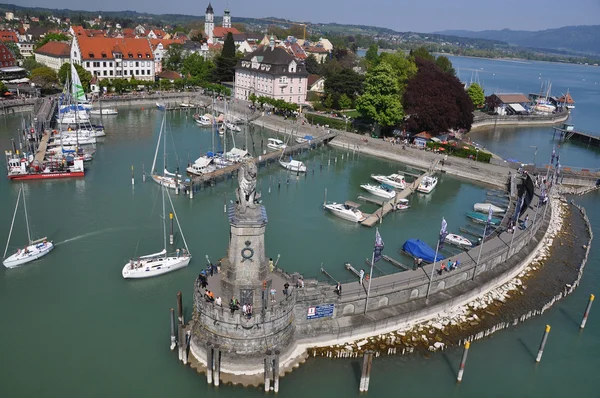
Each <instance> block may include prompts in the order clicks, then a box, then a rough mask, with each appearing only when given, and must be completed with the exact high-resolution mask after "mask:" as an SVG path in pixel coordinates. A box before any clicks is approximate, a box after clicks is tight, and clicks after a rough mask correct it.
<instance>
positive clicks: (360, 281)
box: [358, 269, 365, 285]
mask: <svg viewBox="0 0 600 398" xmlns="http://www.w3.org/2000/svg"><path fill="white" fill-rule="evenodd" d="M364 278H365V271H364V270H362V269H361V270H360V273H359V274H358V279H359V283H360V284H361V285H362V284H363V279H364Z"/></svg>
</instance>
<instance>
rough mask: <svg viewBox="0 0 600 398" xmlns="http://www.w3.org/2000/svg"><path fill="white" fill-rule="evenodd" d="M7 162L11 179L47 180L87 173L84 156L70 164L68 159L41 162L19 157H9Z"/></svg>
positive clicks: (79, 175)
mask: <svg viewBox="0 0 600 398" xmlns="http://www.w3.org/2000/svg"><path fill="white" fill-rule="evenodd" d="M7 163H8V178H10V179H11V180H45V179H54V178H72V177H83V176H84V175H85V169H84V166H83V157H82V156H79V157H76V158H74V159H73V165H68V164H67V162H66V159H64V161H62V160H61V161H47V162H44V163H40V162H38V161H37V160H33V161H32V162H28V161H27V159H25V158H20V159H19V158H17V157H11V158H9V159H8V162H7Z"/></svg>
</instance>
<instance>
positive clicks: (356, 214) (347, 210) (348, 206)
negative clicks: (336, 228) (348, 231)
mask: <svg viewBox="0 0 600 398" xmlns="http://www.w3.org/2000/svg"><path fill="white" fill-rule="evenodd" d="M359 206H360V205H359V204H357V203H354V202H351V201H347V202H346V203H335V202H332V203H325V204H324V205H323V208H324V209H326V210H329V211H330V212H331V214H333V215H335V216H338V217H339V218H343V219H344V220H348V221H354V222H363V221H364V220H366V219H367V217H366V216H365V215H364V214H363V213H362V212H361V211H360V210H358V207H359Z"/></svg>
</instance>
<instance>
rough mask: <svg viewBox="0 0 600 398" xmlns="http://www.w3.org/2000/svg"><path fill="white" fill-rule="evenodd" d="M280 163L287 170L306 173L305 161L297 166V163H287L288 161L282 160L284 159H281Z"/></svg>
mask: <svg viewBox="0 0 600 398" xmlns="http://www.w3.org/2000/svg"><path fill="white" fill-rule="evenodd" d="M279 164H280V165H281V166H282V167H283V168H284V169H287V170H289V171H295V172H297V173H306V166H305V165H304V164H303V163H301V164H300V165H297V166H296V165H292V164H289V163H287V162H282V161H280V162H279Z"/></svg>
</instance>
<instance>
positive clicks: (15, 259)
mask: <svg viewBox="0 0 600 398" xmlns="http://www.w3.org/2000/svg"><path fill="white" fill-rule="evenodd" d="M21 195H23V208H24V210H25V224H26V225H27V242H28V244H27V246H25V247H24V248H23V249H18V250H17V252H16V253H15V254H13V255H12V256H10V257H8V258H6V252H7V251H8V245H9V244H10V237H11V235H12V230H13V226H14V225H15V217H16V215H17V210H18V209H19V201H20V199H21ZM52 249H54V245H53V244H52V242H50V241H48V238H46V237H44V238H41V239H37V240H31V232H30V230H29V218H28V217H27V203H26V202H25V194H24V193H23V185H22V184H21V189H20V190H19V196H18V197H17V204H16V206H15V212H14V213H13V218H12V222H11V223H10V232H9V233H8V241H7V242H6V248H5V249H4V255H3V256H2V257H3V258H4V261H3V262H2V264H4V266H5V267H6V268H15V267H18V266H20V265H23V264H26V263H28V262H30V261H33V260H37V259H38V258H40V257H43V256H45V255H46V254H48V253H50V251H52Z"/></svg>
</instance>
